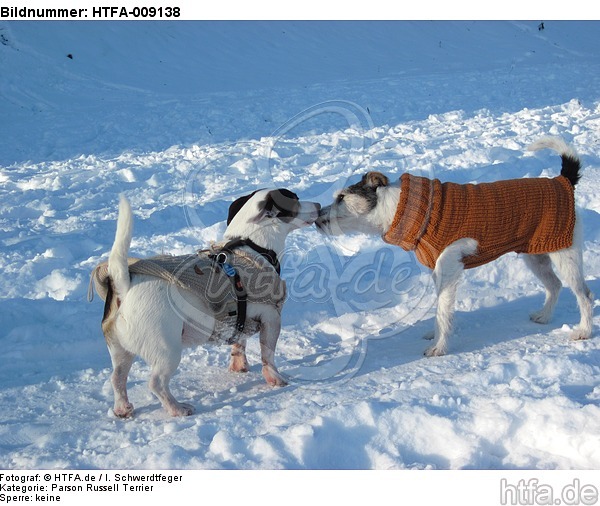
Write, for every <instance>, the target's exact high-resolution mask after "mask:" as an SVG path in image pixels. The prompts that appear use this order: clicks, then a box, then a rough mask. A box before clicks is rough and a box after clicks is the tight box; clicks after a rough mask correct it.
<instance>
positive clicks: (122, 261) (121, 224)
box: [108, 195, 133, 300]
mask: <svg viewBox="0 0 600 506" xmlns="http://www.w3.org/2000/svg"><path fill="white" fill-rule="evenodd" d="M132 234H133V213H132V212H131V206H130V205H129V202H128V201H127V199H126V198H125V197H124V196H123V195H121V198H120V201H119V218H118V219H117V232H116V234H115V242H114V244H113V247H112V249H111V250H110V255H109V257H108V276H109V277H110V279H111V282H112V287H113V289H114V291H115V292H116V294H117V297H118V298H119V299H120V300H123V298H124V297H125V295H126V294H127V292H128V291H129V285H130V282H131V280H130V278H129V266H128V264H127V256H128V254H129V247H130V246H131V237H132Z"/></svg>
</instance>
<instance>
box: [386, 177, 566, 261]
mask: <svg viewBox="0 0 600 506" xmlns="http://www.w3.org/2000/svg"><path fill="white" fill-rule="evenodd" d="M400 181H401V193H400V201H399V203H398V208H397V210H396V214H395V216H394V220H393V222H392V226H391V227H390V229H389V230H388V231H387V232H386V233H385V234H384V236H383V240H384V241H385V242H387V243H390V244H396V245H398V246H401V247H402V248H403V249H405V250H407V251H410V250H415V253H416V256H417V259H418V260H419V261H420V262H421V263H422V264H423V265H426V266H427V267H429V268H430V269H433V268H434V267H435V263H436V261H437V259H438V257H439V256H440V254H441V252H442V251H443V250H444V249H445V248H446V247H447V246H449V245H450V244H452V243H453V242H454V241H457V240H458V239H463V238H467V237H468V238H472V239H475V240H477V242H478V245H479V247H478V250H477V253H476V254H475V255H472V256H467V257H465V258H464V259H463V263H464V265H465V268H467V269H468V268H472V267H478V266H479V265H483V264H485V263H488V262H491V261H492V260H495V259H496V258H498V257H500V256H502V255H504V254H505V253H508V252H510V251H515V252H517V253H530V254H540V253H550V252H552V251H558V250H560V249H563V248H568V247H569V246H571V244H572V243H573V230H574V226H575V198H574V192H573V187H572V186H571V183H570V182H569V181H568V180H567V179H566V178H565V177H563V176H559V177H556V178H553V179H548V178H531V179H511V180H506V181H498V182H496V183H481V184H456V183H441V182H440V181H439V180H438V179H427V178H425V177H418V176H411V175H409V174H403V175H402V177H401V178H400Z"/></svg>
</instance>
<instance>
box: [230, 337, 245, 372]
mask: <svg viewBox="0 0 600 506" xmlns="http://www.w3.org/2000/svg"><path fill="white" fill-rule="evenodd" d="M248 369H249V366H248V359H247V358H246V339H245V338H240V340H239V341H238V342H237V343H235V344H234V345H232V346H231V361H230V362H229V370H230V371H231V372H248Z"/></svg>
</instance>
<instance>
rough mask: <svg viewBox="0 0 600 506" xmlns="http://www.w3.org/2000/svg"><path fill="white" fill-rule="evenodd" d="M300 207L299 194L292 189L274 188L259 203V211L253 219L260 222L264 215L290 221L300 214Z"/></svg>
mask: <svg viewBox="0 0 600 506" xmlns="http://www.w3.org/2000/svg"><path fill="white" fill-rule="evenodd" d="M299 207H300V204H299V199H298V195H296V194H295V193H294V192H291V191H290V190H285V189H282V190H273V191H270V192H269V193H268V194H267V198H266V199H265V200H263V201H262V202H260V203H259V204H258V209H259V213H258V215H257V216H256V217H255V218H254V220H253V221H255V222H258V221H260V220H261V219H262V218H263V217H264V216H268V217H275V216H277V218H279V219H280V220H281V221H283V222H285V223H289V222H290V221H292V220H293V219H294V218H295V217H296V216H297V215H298V209H299Z"/></svg>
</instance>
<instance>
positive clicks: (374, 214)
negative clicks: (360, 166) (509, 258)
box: [316, 137, 593, 356]
mask: <svg viewBox="0 0 600 506" xmlns="http://www.w3.org/2000/svg"><path fill="white" fill-rule="evenodd" d="M543 148H550V149H553V150H555V151H557V152H558V153H559V154H560V155H561V158H562V170H561V175H560V176H559V177H556V178H552V179H550V178H526V179H516V180H505V181H499V182H496V183H482V184H477V185H474V184H469V185H458V184H455V183H440V181H438V180H435V179H434V180H430V179H427V178H420V177H415V176H411V175H409V174H404V175H403V176H402V177H401V179H400V184H399V185H390V184H389V181H388V178H387V177H386V176H384V175H383V174H381V173H378V172H369V173H367V174H366V175H365V176H364V177H363V178H362V180H361V181H360V182H359V183H357V184H354V185H352V186H349V187H348V188H345V189H343V190H342V191H341V192H340V193H339V194H338V195H337V197H336V199H335V201H334V203H333V204H331V205H330V206H328V207H325V208H323V209H322V210H321V212H320V214H319V219H318V220H317V221H316V225H317V227H318V228H319V229H320V230H321V231H322V232H323V233H326V234H331V235H339V234H343V233H348V232H362V233H372V234H378V235H382V237H383V239H384V240H385V241H386V242H388V243H391V244H396V245H399V246H401V247H402V248H403V249H405V250H407V251H408V250H414V251H415V253H416V256H417V259H418V260H419V261H420V262H421V263H423V264H424V265H426V266H428V267H430V268H431V269H432V270H433V279H434V282H435V286H436V290H437V295H438V305H437V312H436V318H435V329H434V332H433V334H428V335H427V336H426V337H427V338H428V339H431V338H434V342H433V346H431V347H429V348H428V349H427V350H426V352H425V354H426V355H427V356H437V355H444V354H445V353H446V351H447V347H448V337H449V335H450V333H451V330H452V316H453V313H454V306H455V298H456V289H457V285H458V282H459V281H460V278H461V275H462V272H463V270H464V269H465V268H471V267H477V266H479V265H482V264H485V263H487V262H490V261H492V260H494V259H496V258H498V257H499V256H501V255H503V254H505V253H508V252H510V251H516V252H517V253H522V254H523V258H524V259H525V262H526V264H527V265H528V266H529V267H530V268H531V270H532V271H533V272H534V274H535V275H536V276H537V277H538V278H539V279H540V280H541V282H542V283H543V285H544V287H545V288H546V299H545V302H544V306H543V307H542V309H541V310H540V311H537V312H536V313H533V314H532V315H531V319H532V320H533V321H535V322H538V323H547V322H548V321H549V320H550V318H551V317H552V313H553V311H554V306H555V304H556V301H557V299H558V294H559V291H560V288H561V286H562V285H561V282H560V280H559V279H558V277H557V276H556V274H555V273H554V270H553V269H552V265H554V267H555V268H556V270H557V271H558V273H559V275H560V276H561V277H562V278H563V280H564V282H565V283H566V284H567V285H568V286H569V287H570V288H571V289H572V290H573V292H574V293H575V296H576V298H577V303H578V304H579V310H580V313H581V321H580V323H579V326H578V328H577V329H576V330H574V331H573V333H572V335H571V337H572V339H576V340H579V339H588V338H589V337H591V334H592V305H593V295H592V293H591V292H590V290H589V288H588V287H587V285H586V283H585V281H584V276H583V269H582V231H581V224H580V220H579V219H577V218H576V213H575V204H574V188H575V185H576V184H577V181H578V180H579V177H580V174H579V171H580V161H579V157H578V156H577V154H576V153H575V151H574V150H573V149H572V148H571V147H569V146H568V145H567V144H566V143H565V142H564V141H562V140H561V139H557V138H552V137H546V138H543V139H540V140H539V141H537V142H536V143H534V144H533V145H531V146H530V147H529V149H530V150H532V151H536V150H539V149H543Z"/></svg>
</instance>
